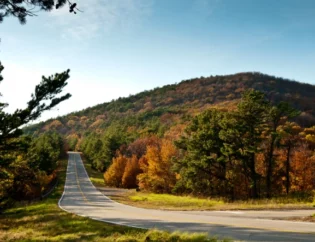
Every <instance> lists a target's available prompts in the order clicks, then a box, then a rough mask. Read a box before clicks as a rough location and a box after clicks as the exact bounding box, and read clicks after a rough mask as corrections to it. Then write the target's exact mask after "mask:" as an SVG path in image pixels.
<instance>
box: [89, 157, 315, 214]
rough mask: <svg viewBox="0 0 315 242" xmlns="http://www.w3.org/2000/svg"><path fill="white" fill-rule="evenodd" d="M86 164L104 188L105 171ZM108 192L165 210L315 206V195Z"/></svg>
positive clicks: (138, 204)
mask: <svg viewBox="0 0 315 242" xmlns="http://www.w3.org/2000/svg"><path fill="white" fill-rule="evenodd" d="M84 165H85V167H86V170H87V173H88V174H89V176H90V179H91V181H92V182H93V184H94V185H95V186H96V187H98V188H100V189H101V188H104V178H103V174H102V173H101V172H98V171H95V170H93V169H92V168H91V165H90V164H88V163H87V162H84ZM108 196H109V197H111V198H112V199H113V200H115V201H117V202H120V203H124V204H128V205H132V206H136V207H142V208H154V209H164V210H264V209H315V198H314V200H313V201H307V200H306V199H303V198H299V197H279V198H272V199H258V200H247V201H237V202H233V203H228V202H225V201H223V200H220V199H205V198H196V197H190V196H175V195H170V194H154V193H145V192H136V191H135V190H125V189H123V190H120V192H119V193H112V194H109V195H108Z"/></svg>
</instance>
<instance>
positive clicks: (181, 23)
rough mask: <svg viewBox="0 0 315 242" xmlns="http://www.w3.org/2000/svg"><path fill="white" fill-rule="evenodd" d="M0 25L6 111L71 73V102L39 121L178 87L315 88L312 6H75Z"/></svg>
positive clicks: (231, 0)
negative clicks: (245, 83)
mask: <svg viewBox="0 0 315 242" xmlns="http://www.w3.org/2000/svg"><path fill="white" fill-rule="evenodd" d="M76 2H77V4H78V6H79V8H80V9H81V10H82V11H83V13H81V12H79V13H78V14H76V15H74V14H70V13H69V11H68V8H67V7H64V8H62V9H60V10H54V11H52V12H38V13H37V15H38V16H37V17H31V18H28V19H27V24H26V25H21V24H20V23H19V22H18V20H17V19H16V18H13V17H8V18H5V19H4V21H3V23H1V24H0V38H1V43H0V61H1V62H2V64H3V65H4V66H5V70H4V71H3V77H4V80H3V82H2V83H1V84H0V92H1V94H2V97H0V101H1V102H8V103H9V107H8V108H7V109H6V111H7V112H12V111H14V110H15V109H17V108H24V107H25V106H26V102H27V101H28V100H29V99H30V95H31V93H32V92H33V90H34V87H35V85H37V84H38V83H39V82H40V81H41V77H42V76H43V75H44V76H49V75H51V74H54V73H57V72H62V71H64V70H66V69H70V70H71V72H70V76H71V77H70V79H69V81H68V83H69V84H68V86H67V87H66V88H65V90H64V91H65V92H70V93H71V94H72V97H71V99H69V100H67V101H65V102H63V103H61V104H60V105H58V107H56V108H54V109H53V110H51V111H49V112H46V113H45V114H43V115H42V117H41V118H40V119H39V120H46V119H48V118H52V117H57V116H61V115H64V114H67V113H70V112H74V111H79V110H82V109H84V108H87V107H91V106H94V105H96V104H99V103H104V102H108V101H111V100H113V99H117V98H118V97H126V96H129V95H132V94H136V93H139V92H141V91H144V90H150V89H152V88H155V87H160V86H163V85H167V84H173V83H179V82H180V81H182V80H186V79H190V78H194V77H200V76H210V75H225V74H234V73H238V72H249V71H258V72H262V73H265V74H270V75H275V76H279V77H284V78H288V79H292V80H296V81H300V82H306V83H311V84H314V85H315V1H314V0H276V1H275V0H76Z"/></svg>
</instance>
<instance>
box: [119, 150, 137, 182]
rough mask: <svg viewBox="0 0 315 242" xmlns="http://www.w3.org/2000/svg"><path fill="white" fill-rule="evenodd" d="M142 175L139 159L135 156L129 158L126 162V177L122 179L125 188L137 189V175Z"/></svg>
mask: <svg viewBox="0 0 315 242" xmlns="http://www.w3.org/2000/svg"><path fill="white" fill-rule="evenodd" d="M139 173H141V170H140V167H139V162H138V158H137V157H136V156H135V155H133V156H132V157H131V158H128V160H127V162H126V167H125V171H124V175H123V177H122V185H123V187H125V188H135V187H137V175H138V174H139Z"/></svg>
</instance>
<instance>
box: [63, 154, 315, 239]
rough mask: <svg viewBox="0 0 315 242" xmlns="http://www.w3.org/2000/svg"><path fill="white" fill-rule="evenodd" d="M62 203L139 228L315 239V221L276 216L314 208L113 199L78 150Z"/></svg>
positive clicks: (78, 211) (72, 156) (100, 218)
mask: <svg viewBox="0 0 315 242" xmlns="http://www.w3.org/2000/svg"><path fill="white" fill-rule="evenodd" d="M59 207H60V208H61V209H63V210H65V211H67V212H70V213H74V214H78V215H80V216H85V217H89V218H91V219H95V220H98V221H103V222H109V223H114V224H119V225H126V226H130V227H137V228H146V229H149V228H157V229H162V230H169V231H189V232H207V233H209V234H211V235H216V236H218V237H230V238H233V239H236V240H242V241H309V242H311V241H312V242H314V241H315V223H307V222H293V221H284V220H274V219H271V218H274V217H277V218H283V217H286V216H287V217H290V216H307V215H310V214H312V213H314V212H315V211H314V210H313V211H310V210H298V211H248V212H243V211H197V212H196V211H162V210H154V209H143V208H136V207H132V206H128V205H123V204H120V203H117V202H115V201H112V200H111V199H109V198H108V197H106V196H105V195H103V194H102V193H101V192H100V191H98V190H97V189H96V188H95V187H94V186H93V184H92V183H91V181H90V179H89V177H88V174H87V173H86V170H85V168H84V165H83V163H82V160H81V157H80V154H79V153H76V152H71V153H69V161H68V167H67V177H66V184H65V190H64V193H63V195H62V197H61V199H60V200H59Z"/></svg>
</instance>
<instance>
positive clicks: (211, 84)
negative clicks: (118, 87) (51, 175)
mask: <svg viewBox="0 0 315 242" xmlns="http://www.w3.org/2000/svg"><path fill="white" fill-rule="evenodd" d="M249 88H252V89H255V90H259V91H262V92H264V93H265V94H266V96H267V98H268V99H269V100H271V101H272V102H273V103H278V102H280V101H286V102H288V103H290V104H291V105H292V106H293V107H295V108H296V109H298V110H300V111H301V115H300V117H298V118H297V120H296V121H297V122H298V123H299V124H300V125H302V126H311V125H314V124H315V86H314V85H310V84H305V83H300V82H296V81H292V80H288V79H284V78H279V77H275V76H270V75H265V74H262V73H258V72H246V73H237V74H234V75H225V76H209V77H200V78H194V79H190V80H184V81H182V82H180V83H178V84H172V85H166V86H163V87H158V88H155V89H153V90H150V91H143V92H141V93H138V94H136V95H132V96H129V97H125V98H118V99H117V100H113V101H111V102H107V103H103V104H99V105H96V106H94V107H90V108H87V109H84V110H82V111H79V112H73V113H70V114H68V115H65V116H62V117H58V118H56V119H50V120H48V121H45V122H41V123H39V124H36V125H32V126H29V127H26V128H25V131H26V133H34V132H35V133H41V132H45V131H48V130H55V131H57V132H59V133H61V134H63V135H65V136H69V135H74V134H75V135H79V136H81V135H85V134H88V133H91V132H97V133H101V132H103V131H104V130H106V129H107V128H110V127H115V126H117V125H118V126H120V125H123V126H124V127H125V128H126V130H127V131H128V130H129V131H130V132H134V131H137V132H138V133H139V134H141V133H148V132H149V133H150V132H153V133H164V132H165V131H167V130H169V129H170V128H171V127H172V126H174V124H178V123H185V122H186V121H187V120H189V117H190V116H195V115H196V114H198V113H200V112H202V111H204V110H206V109H209V108H217V109H220V110H226V111H229V110H233V109H234V108H235V107H236V105H237V103H238V101H239V99H240V97H241V94H242V92H244V91H245V90H246V89H249ZM127 127H128V128H127Z"/></svg>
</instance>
